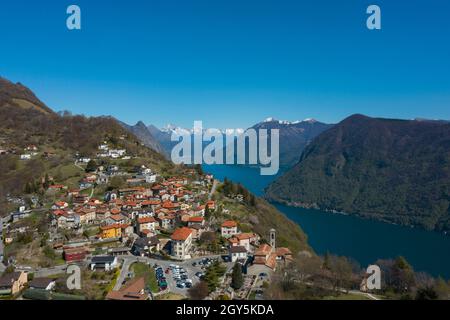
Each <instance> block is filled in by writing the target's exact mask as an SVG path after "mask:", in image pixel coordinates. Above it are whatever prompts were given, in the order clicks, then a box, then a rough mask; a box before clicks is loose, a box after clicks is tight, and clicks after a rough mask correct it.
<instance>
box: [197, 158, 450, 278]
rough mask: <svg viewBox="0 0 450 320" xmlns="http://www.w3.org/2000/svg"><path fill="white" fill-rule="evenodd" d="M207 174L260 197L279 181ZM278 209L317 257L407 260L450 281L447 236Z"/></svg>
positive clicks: (218, 171)
mask: <svg viewBox="0 0 450 320" xmlns="http://www.w3.org/2000/svg"><path fill="white" fill-rule="evenodd" d="M203 169H204V170H205V171H206V172H210V173H212V174H214V176H215V177H216V178H217V179H219V180H223V179H224V178H225V177H226V178H228V179H230V180H232V181H234V182H239V183H241V184H242V185H244V186H245V187H246V188H247V189H248V190H250V191H251V192H253V193H254V194H255V195H258V196H261V195H262V194H263V190H264V188H265V187H266V186H267V185H268V184H269V183H270V182H271V181H273V180H274V179H275V178H276V177H275V176H260V174H259V169H257V168H251V167H244V166H226V165H204V166H203ZM275 207H277V208H278V210H280V211H281V212H282V213H284V214H285V215H286V216H287V217H289V218H290V219H291V220H293V221H295V222H296V223H297V224H299V225H300V226H301V228H302V229H303V230H304V231H305V232H306V234H307V235H308V242H309V244H310V245H311V247H312V248H313V249H314V250H315V251H316V252H317V253H318V254H325V253H326V252H330V253H334V254H338V255H344V256H348V257H352V258H353V259H355V260H357V261H358V262H359V263H360V264H361V265H362V266H367V265H369V264H371V263H374V262H375V261H376V260H377V259H387V258H395V257H397V256H399V255H402V256H404V257H405V258H406V259H407V260H408V261H409V263H411V265H412V266H413V267H414V269H415V270H416V271H424V272H427V273H429V274H431V275H433V276H438V275H441V276H443V277H445V278H447V279H450V236H448V235H443V234H440V233H437V232H431V231H425V230H422V229H418V228H410V227H404V226H398V225H393V224H388V223H383V222H378V221H374V220H369V219H362V218H358V217H353V216H348V215H342V214H333V213H329V212H324V211H320V210H313V209H303V208H294V207H288V206H284V205H278V204H275Z"/></svg>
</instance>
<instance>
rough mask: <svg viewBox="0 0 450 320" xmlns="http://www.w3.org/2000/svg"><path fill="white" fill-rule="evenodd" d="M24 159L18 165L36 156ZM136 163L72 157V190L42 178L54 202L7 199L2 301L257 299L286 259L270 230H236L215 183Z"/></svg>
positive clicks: (107, 156) (105, 149) (189, 171)
mask: <svg viewBox="0 0 450 320" xmlns="http://www.w3.org/2000/svg"><path fill="white" fill-rule="evenodd" d="M25 151H26V153H25V154H23V155H22V156H21V157H20V158H21V161H28V160H29V159H30V158H32V157H34V156H37V155H38V152H39V150H38V147H35V146H30V147H28V148H27V149H26V150H25ZM132 158H133V157H132V156H130V155H128V154H127V151H126V150H125V149H113V148H111V147H110V145H109V143H108V142H107V141H105V142H104V143H102V144H100V145H99V146H98V153H97V155H96V157H95V159H91V158H89V157H83V156H81V155H80V154H75V155H74V162H73V167H76V168H77V169H78V170H79V171H80V172H82V174H81V175H79V177H78V178H77V186H78V187H77V188H71V187H69V186H68V185H67V184H65V183H63V182H61V181H58V179H55V178H54V177H51V176H46V177H45V178H43V180H44V181H43V183H45V184H46V187H47V190H46V197H45V199H47V200H48V199H51V200H52V201H49V202H45V201H42V199H39V197H36V196H33V197H31V201H30V200H29V201H23V199H20V198H12V199H9V201H10V202H12V203H14V204H16V205H17V210H15V211H13V212H11V213H10V215H9V216H7V217H4V218H3V219H2V220H0V226H1V228H2V246H0V249H1V250H0V255H1V258H2V259H1V261H3V264H0V272H2V271H4V272H3V274H2V276H1V277H0V299H38V300H52V299H55V300H56V299H107V300H159V299H161V300H163V299H186V298H188V299H240V300H245V299H263V292H264V289H265V288H266V287H267V286H268V284H269V282H270V277H271V274H272V273H273V272H274V271H275V270H276V269H277V266H279V265H280V264H286V263H289V261H290V260H291V259H292V253H291V251H290V249H289V248H286V247H277V244H276V230H274V229H271V230H270V231H269V232H268V233H267V234H256V233H254V232H248V230H241V228H240V221H239V220H238V219H233V216H232V212H230V211H232V210H233V209H230V208H226V206H225V205H224V204H223V203H222V202H220V201H218V200H216V193H217V192H218V191H217V189H218V187H219V185H220V182H219V181H217V180H216V179H214V177H213V176H212V175H209V174H205V173H203V172H201V170H198V169H197V168H195V167H184V169H183V170H182V171H181V172H179V173H178V174H177V175H176V176H175V175H172V176H167V175H166V174H164V173H163V172H157V171H155V170H153V169H151V168H150V167H147V166H146V165H140V166H134V167H132V168H130V166H129V163H130V162H129V161H130V160H132ZM199 171H200V172H199ZM72 180H73V179H72ZM119 182H120V183H119ZM72 183H73V181H72ZM49 195H50V196H49ZM234 201H237V202H239V201H242V197H241V196H240V195H237V196H236V197H235V200H234ZM29 221H33V223H32V224H30V223H27V222H29ZM245 229H246V228H245ZM37 239H39V241H38V242H39V245H38V246H37V247H38V248H39V249H37V251H33V249H30V248H32V247H33V246H32V245H31V244H32V243H34V241H37ZM23 243H29V244H30V245H28V246H27V248H28V249H27V250H28V251H26V252H22V251H23V250H22V249H20V248H22V247H20V245H21V244H23ZM21 250H22V251H21ZM39 254H41V255H42V254H44V255H45V257H46V258H45V259H46V260H45V263H44V264H42V263H41V262H39V263H36V261H34V260H33V258H34V257H37V256H38V255H39ZM72 265H76V266H78V267H79V268H80V270H81V275H80V277H81V285H80V288H76V289H75V290H71V289H69V288H68V287H67V284H66V282H67V278H68V276H70V275H68V274H67V272H66V271H67V270H68V267H69V266H72Z"/></svg>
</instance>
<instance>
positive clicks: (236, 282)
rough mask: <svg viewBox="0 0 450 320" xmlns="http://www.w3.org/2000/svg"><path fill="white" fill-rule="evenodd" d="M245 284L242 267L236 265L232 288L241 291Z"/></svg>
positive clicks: (232, 276)
mask: <svg viewBox="0 0 450 320" xmlns="http://www.w3.org/2000/svg"><path fill="white" fill-rule="evenodd" d="M243 284H244V277H243V276H242V267H241V265H240V264H239V263H236V264H235V265H234V267H233V273H232V275H231V287H232V288H233V289H235V290H237V289H240V288H241V287H242V285H243Z"/></svg>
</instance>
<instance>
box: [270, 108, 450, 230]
mask: <svg viewBox="0 0 450 320" xmlns="http://www.w3.org/2000/svg"><path fill="white" fill-rule="evenodd" d="M266 197H267V198H268V199H269V200H272V201H276V202H281V203H286V204H290V205H297V206H306V207H316V208H321V209H329V210H337V211H341V212H346V213H350V214H356V215H359V216H362V217H370V218H375V219H379V220H383V221H388V222H393V223H398V224H403V225H418V226H421V227H424V228H426V229H434V230H444V231H448V230H450V123H448V122H445V121H430V120H426V121H424V120H396V119H379V118H370V117H366V116H363V115H353V116H351V117H348V118H347V119H345V120H343V121H342V122H340V123H339V124H337V125H335V126H334V127H333V128H331V129H329V130H327V131H325V132H323V133H322V134H321V135H319V136H318V137H317V138H316V139H314V141H313V142H312V143H311V144H310V145H308V146H307V147H306V148H305V150H304V152H303V154H302V156H301V159H300V161H299V163H298V164H297V165H295V166H294V167H293V168H292V169H291V170H289V171H288V172H287V173H285V174H284V175H282V176H281V177H279V178H278V179H277V180H276V181H274V182H273V183H272V184H271V185H269V187H268V188H267V190H266Z"/></svg>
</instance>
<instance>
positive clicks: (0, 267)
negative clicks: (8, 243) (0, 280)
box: [0, 217, 6, 272]
mask: <svg viewBox="0 0 450 320" xmlns="http://www.w3.org/2000/svg"><path fill="white" fill-rule="evenodd" d="M5 269H6V267H5V265H4V264H3V218H2V217H0V272H3V271H5Z"/></svg>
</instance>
